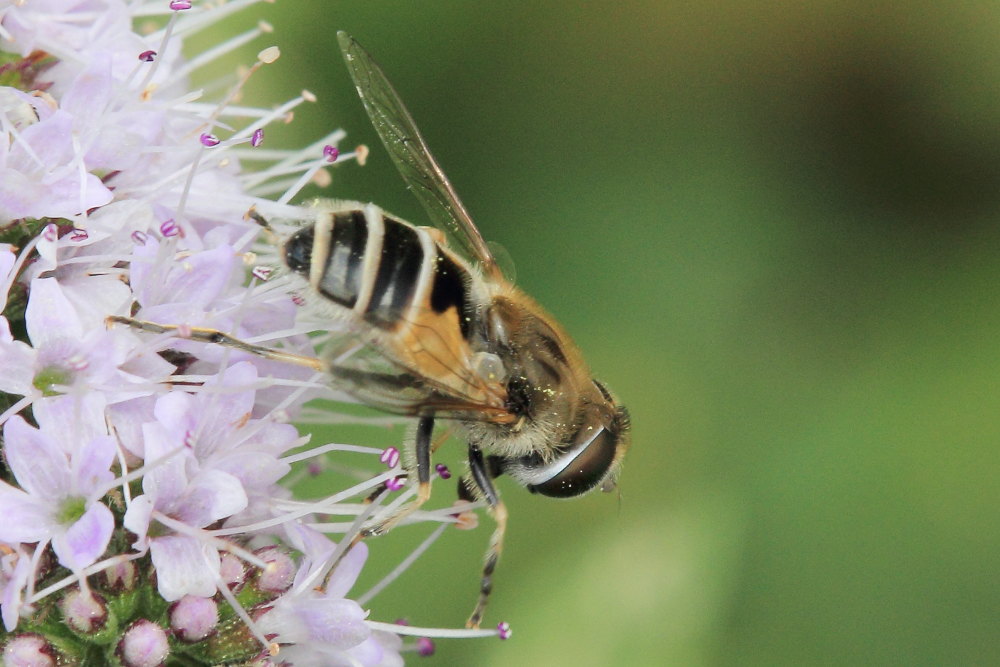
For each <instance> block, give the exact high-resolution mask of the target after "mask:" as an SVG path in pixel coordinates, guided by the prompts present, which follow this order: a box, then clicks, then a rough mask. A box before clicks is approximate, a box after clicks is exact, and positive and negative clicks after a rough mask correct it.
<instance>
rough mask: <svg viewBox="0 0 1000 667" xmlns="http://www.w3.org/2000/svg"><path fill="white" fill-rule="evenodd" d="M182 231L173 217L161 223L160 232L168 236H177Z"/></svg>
mask: <svg viewBox="0 0 1000 667" xmlns="http://www.w3.org/2000/svg"><path fill="white" fill-rule="evenodd" d="M180 232H181V228H180V227H178V226H177V222H176V221H175V220H174V219H173V218H170V219H169V220H164V221H163V222H161V223H160V233H161V234H163V235H164V236H166V237H168V238H169V237H171V236H177V235H178V234H180Z"/></svg>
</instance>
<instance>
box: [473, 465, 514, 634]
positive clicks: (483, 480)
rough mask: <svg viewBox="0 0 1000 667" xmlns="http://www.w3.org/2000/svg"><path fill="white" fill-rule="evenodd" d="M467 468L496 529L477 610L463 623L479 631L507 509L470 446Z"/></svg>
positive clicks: (482, 580)
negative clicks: (485, 503) (487, 504)
mask: <svg viewBox="0 0 1000 667" xmlns="http://www.w3.org/2000/svg"><path fill="white" fill-rule="evenodd" d="M469 469H470V471H471V472H472V481H473V482H474V483H475V485H476V486H477V487H478V488H479V490H480V491H481V492H482V495H483V497H485V498H486V502H487V503H489V511H490V515H491V516H492V517H493V520H494V521H496V528H495V529H494V530H493V535H492V536H491V537H490V545H489V547H488V548H487V549H486V558H485V559H484V564H483V578H482V579H481V580H480V583H479V600H478V601H477V602H476V607H475V609H473V610H472V615H471V616H469V620H468V621H466V623H465V626H466V627H468V628H478V627H479V624H480V623H481V622H482V620H483V615H484V614H485V613H486V603H487V602H488V601H489V597H490V593H491V592H492V590H493V571H494V570H495V569H496V566H497V562H498V561H499V560H500V552H501V551H503V537H504V533H505V532H506V531H507V506H506V505H504V504H503V501H501V500H500V496H499V494H498V493H497V491H496V489H495V488H494V487H493V481H492V478H491V475H490V471H489V468H488V467H487V465H486V461H485V460H484V459H483V452H482V451H481V450H480V449H479V448H478V447H474V446H472V445H469Z"/></svg>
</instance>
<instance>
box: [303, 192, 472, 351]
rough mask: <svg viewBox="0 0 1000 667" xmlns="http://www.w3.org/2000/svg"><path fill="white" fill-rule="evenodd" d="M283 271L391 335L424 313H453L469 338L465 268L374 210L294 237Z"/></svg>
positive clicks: (329, 220) (425, 237)
mask: <svg viewBox="0 0 1000 667" xmlns="http://www.w3.org/2000/svg"><path fill="white" fill-rule="evenodd" d="M284 254H285V264H286V265H287V266H288V268H289V269H291V270H292V271H294V272H296V273H299V274H301V275H304V276H306V277H307V278H308V279H309V283H310V285H311V286H312V287H313V288H314V289H315V290H316V291H317V292H319V294H321V295H322V296H324V297H326V298H327V299H330V300H331V301H333V302H334V303H337V304H339V305H341V306H344V307H345V308H349V309H351V310H352V311H354V313H355V315H357V316H358V317H360V318H361V319H363V320H364V321H365V322H367V323H369V324H371V325H373V326H376V327H379V328H382V329H389V330H393V329H396V328H398V327H399V325H400V323H401V322H402V321H404V320H405V319H409V320H410V321H415V320H416V319H417V318H418V317H419V315H420V314H421V313H422V312H427V311H431V312H436V313H443V312H445V311H447V310H448V309H450V308H455V309H456V311H457V313H458V314H459V326H460V328H461V335H462V337H463V338H468V334H469V322H468V318H467V317H466V316H465V315H466V314H467V311H468V308H469V307H470V303H471V298H470V296H469V289H470V282H471V279H470V277H469V272H468V269H467V268H466V267H465V266H463V265H462V264H460V263H458V262H456V261H454V260H453V259H452V258H451V257H449V256H448V255H447V254H446V253H444V252H443V251H442V250H441V249H440V248H438V246H437V244H436V243H435V242H434V240H433V239H432V238H431V236H430V234H428V233H427V231H425V230H423V229H420V228H418V227H414V226H412V225H410V224H407V223H405V222H402V221H400V220H396V219H394V218H390V217H388V216H386V215H384V214H382V212H381V211H380V210H379V209H378V208H377V207H374V206H368V207H366V208H365V210H350V211H342V212H338V213H332V214H330V215H329V216H327V217H324V218H323V219H321V220H320V221H318V222H317V223H316V224H314V225H312V226H309V227H304V228H302V229H300V230H299V231H298V232H296V233H295V234H293V235H292V236H291V238H289V239H288V241H287V242H286V243H285V246H284Z"/></svg>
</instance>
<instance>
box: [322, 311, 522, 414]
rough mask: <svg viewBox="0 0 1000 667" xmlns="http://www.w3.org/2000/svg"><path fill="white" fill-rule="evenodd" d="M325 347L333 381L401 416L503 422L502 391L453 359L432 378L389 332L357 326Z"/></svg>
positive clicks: (354, 394) (342, 387) (373, 404)
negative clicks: (444, 371) (442, 374)
mask: <svg viewBox="0 0 1000 667" xmlns="http://www.w3.org/2000/svg"><path fill="white" fill-rule="evenodd" d="M345 333H346V334H347V335H345V336H343V337H341V338H340V339H339V340H338V338H337V337H334V338H333V339H331V340H330V341H328V343H327V344H326V345H325V346H324V349H323V355H322V356H323V357H324V358H325V359H326V361H327V366H326V370H327V372H328V373H329V374H330V376H331V377H332V378H333V380H334V382H333V386H334V387H336V388H338V389H342V390H344V391H346V392H347V393H349V394H352V395H353V396H355V397H356V398H358V399H359V400H360V401H361V402H363V403H365V404H367V405H370V406H372V407H376V408H380V409H382V410H385V411H387V412H394V413H397V414H405V415H424V414H434V415H437V416H439V417H444V418H452V419H463V420H471V421H491V422H497V423H507V422H510V421H511V420H512V419H513V415H512V414H510V413H509V411H508V410H507V409H506V407H505V405H506V395H505V393H504V392H503V391H502V390H501V389H500V388H499V387H493V386H491V385H489V384H488V383H486V382H485V381H484V380H483V378H481V377H479V376H477V375H476V374H475V373H473V372H471V371H469V370H466V369H465V364H463V363H461V360H459V359H457V358H456V359H455V360H454V365H453V366H452V367H450V370H449V373H448V376H446V377H442V378H432V377H430V376H428V375H427V374H426V373H423V372H421V371H420V370H419V369H417V368H415V367H414V366H412V365H411V364H410V363H408V362H407V360H406V357H407V354H406V352H405V350H403V349H401V348H399V347H398V346H397V345H396V344H394V343H393V340H394V339H392V337H385V336H381V335H380V334H379V333H377V332H375V331H372V330H371V329H367V328H364V327H359V328H357V329H355V330H354V332H353V334H352V333H350V331H347V332H345Z"/></svg>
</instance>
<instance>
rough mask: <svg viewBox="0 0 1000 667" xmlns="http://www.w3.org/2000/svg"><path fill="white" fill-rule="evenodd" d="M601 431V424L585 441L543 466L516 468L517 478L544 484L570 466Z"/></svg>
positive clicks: (535, 483)
mask: <svg viewBox="0 0 1000 667" xmlns="http://www.w3.org/2000/svg"><path fill="white" fill-rule="evenodd" d="M603 431H604V427H603V426H602V427H600V428H599V429H597V430H596V431H594V434H593V435H592V436H590V437H589V438H588V439H587V440H586V441H584V442H581V443H580V444H579V445H577V446H575V447H571V448H570V449H568V450H566V451H565V452H564V453H563V454H562V455H561V456H559V457H557V458H555V459H553V460H552V461H550V462H549V463H548V465H546V466H544V467H541V468H528V469H525V468H522V469H520V470H518V471H517V479H518V480H520V481H521V482H522V483H523V484H528V485H538V484H544V483H545V482H547V481H549V480H550V479H552V478H553V477H555V476H556V475H558V474H560V473H562V472H563V471H564V470H566V468H568V467H570V465H571V464H572V463H573V461H575V460H576V459H577V458H578V457H579V456H580V454H582V453H583V452H584V451H586V449H587V447H589V446H590V443H592V442H594V440H595V439H597V436H599V435H600V434H601V433H602V432H603Z"/></svg>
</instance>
